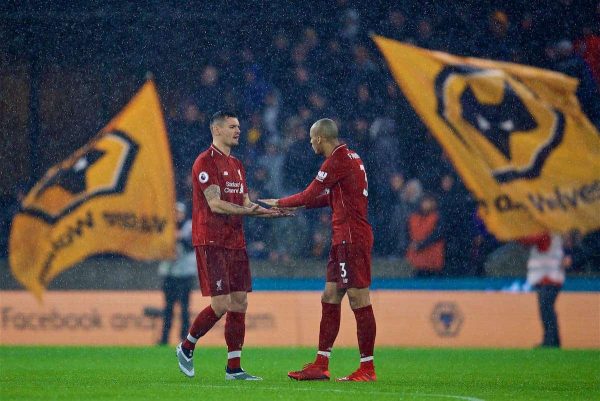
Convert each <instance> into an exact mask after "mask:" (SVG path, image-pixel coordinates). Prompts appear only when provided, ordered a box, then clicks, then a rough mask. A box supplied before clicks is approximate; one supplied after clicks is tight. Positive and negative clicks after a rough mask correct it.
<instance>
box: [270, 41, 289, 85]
mask: <svg viewBox="0 0 600 401" xmlns="http://www.w3.org/2000/svg"><path fill="white" fill-rule="evenodd" d="M267 51H268V53H267V55H266V57H267V61H268V63H269V64H267V65H268V66H269V78H270V81H271V82H273V83H274V84H275V86H277V87H278V88H284V87H285V83H286V81H287V80H288V74H289V72H290V70H291V68H292V62H291V59H290V43H289V38H288V36H287V35H286V33H285V32H279V33H277V34H276V35H275V36H274V37H273V45H272V46H271V47H269V48H268V49H267Z"/></svg>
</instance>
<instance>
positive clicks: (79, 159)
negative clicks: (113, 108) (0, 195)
mask: <svg viewBox="0 0 600 401" xmlns="http://www.w3.org/2000/svg"><path fill="white" fill-rule="evenodd" d="M138 148H139V146H138V144H137V143H136V142H134V141H133V139H131V138H130V136H129V135H127V134H126V133H124V132H121V131H113V132H108V133H105V134H103V135H102V138H101V140H96V141H92V142H91V143H90V144H89V145H87V146H85V147H84V148H83V149H81V150H80V151H78V152H76V153H75V154H74V155H73V156H71V157H70V158H69V159H67V160H66V161H65V162H63V163H62V164H60V165H59V166H58V167H56V168H54V169H52V170H50V171H49V172H48V173H47V174H46V175H45V176H44V178H43V179H42V181H41V182H40V184H38V185H37V186H36V188H35V189H34V191H32V193H31V194H30V196H29V198H30V200H31V201H30V202H27V203H26V204H25V205H24V207H23V208H22V209H21V212H22V213H26V214H30V215H32V216H37V217H39V218H41V219H43V220H45V221H46V222H48V223H50V224H54V223H56V222H57V221H58V220H59V219H60V218H62V217H63V216H65V215H66V214H68V213H69V212H71V211H73V210H75V209H76V208H77V206H79V205H81V204H82V203H84V202H87V201H89V200H91V199H93V198H95V197H98V196H108V195H111V194H119V193H122V192H123V190H124V189H125V186H126V184H127V179H128V178H129V171H130V170H131V167H132V166H133V163H134V162H135V159H136V156H137V153H138Z"/></svg>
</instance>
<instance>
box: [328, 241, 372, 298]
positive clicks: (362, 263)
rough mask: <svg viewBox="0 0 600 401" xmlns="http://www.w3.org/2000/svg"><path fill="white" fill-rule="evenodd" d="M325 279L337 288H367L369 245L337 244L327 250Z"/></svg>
mask: <svg viewBox="0 0 600 401" xmlns="http://www.w3.org/2000/svg"><path fill="white" fill-rule="evenodd" d="M327 281H328V282H334V283H337V287H338V288H367V287H369V286H370V285H371V245H367V244H339V245H333V246H332V247H331V250H330V251H329V262H328V263H327Z"/></svg>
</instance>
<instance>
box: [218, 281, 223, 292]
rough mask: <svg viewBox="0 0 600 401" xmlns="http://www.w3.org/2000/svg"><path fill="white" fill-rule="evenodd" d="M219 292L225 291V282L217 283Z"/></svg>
mask: <svg viewBox="0 0 600 401" xmlns="http://www.w3.org/2000/svg"><path fill="white" fill-rule="evenodd" d="M217 291H223V280H218V281H217Z"/></svg>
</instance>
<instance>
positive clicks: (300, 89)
mask: <svg viewBox="0 0 600 401" xmlns="http://www.w3.org/2000/svg"><path fill="white" fill-rule="evenodd" d="M293 73H294V76H293V79H292V80H291V81H288V84H287V85H286V86H285V87H284V88H285V91H284V92H283V93H285V94H286V95H284V96H287V97H285V98H284V105H285V107H286V109H287V110H288V111H289V112H291V113H295V112H296V111H297V110H298V109H299V108H300V107H301V106H305V105H307V104H308V96H309V94H310V92H311V91H312V90H313V88H314V86H315V85H314V82H313V81H312V80H311V75H310V73H309V71H308V69H307V68H306V67H304V66H301V65H300V66H297V67H296V68H294V71H293Z"/></svg>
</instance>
